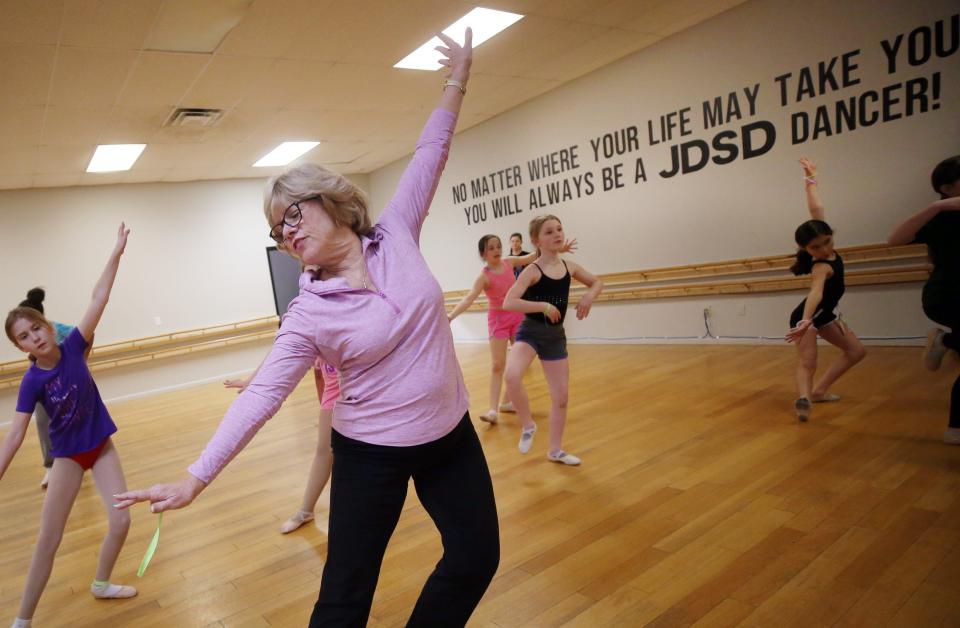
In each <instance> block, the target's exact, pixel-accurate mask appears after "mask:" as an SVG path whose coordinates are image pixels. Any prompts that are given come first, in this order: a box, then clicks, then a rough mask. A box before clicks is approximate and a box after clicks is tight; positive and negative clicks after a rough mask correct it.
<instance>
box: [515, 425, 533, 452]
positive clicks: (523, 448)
mask: <svg viewBox="0 0 960 628" xmlns="http://www.w3.org/2000/svg"><path fill="white" fill-rule="evenodd" d="M536 433H537V426H536V425H534V426H533V428H531V429H529V430H528V429H526V428H524V429H523V431H522V432H521V433H520V443H519V445H518V447H519V448H520V453H522V454H525V453H527V452H528V451H530V448H531V447H533V435H534V434H536Z"/></svg>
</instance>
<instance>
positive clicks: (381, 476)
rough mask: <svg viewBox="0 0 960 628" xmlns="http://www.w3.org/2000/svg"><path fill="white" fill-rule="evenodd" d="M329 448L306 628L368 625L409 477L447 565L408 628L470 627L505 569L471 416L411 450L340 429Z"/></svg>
mask: <svg viewBox="0 0 960 628" xmlns="http://www.w3.org/2000/svg"><path fill="white" fill-rule="evenodd" d="M331 442H332V446H333V475H332V478H331V481H330V528H329V543H328V549H327V563H326V565H325V566H324V568H323V580H322V582H321V584H320V596H319V598H318V599H317V604H316V606H314V609H313V615H312V616H311V618H310V626H311V627H319V626H336V627H338V628H340V627H347V626H349V627H353V626H366V624H367V618H368V617H369V615H370V605H371V604H372V602H373V592H374V589H375V588H376V586H377V578H379V576H380V563H381V562H382V561H383V554H384V551H385V550H386V548H387V542H388V541H389V540H390V536H391V535H392V534H393V530H394V528H396V525H397V520H398V519H399V518H400V510H401V509H402V507H403V502H404V499H405V497H406V495H407V483H408V481H409V479H410V478H411V477H412V478H413V483H414V487H415V488H416V491H417V496H418V497H419V498H420V503H421V504H423V507H424V508H425V509H426V511H427V512H428V513H429V514H430V517H431V518H432V519H433V521H434V523H435V524H436V526H437V528H438V529H439V530H440V537H441V540H442V541H443V557H442V558H441V559H440V562H439V563H437V566H436V569H434V571H433V573H432V574H430V577H429V578H428V579H427V583H426V585H424V587H423V590H422V591H421V592H420V599H418V600H417V604H416V606H415V607H414V609H413V614H412V615H411V616H410V621H409V623H408V624H407V625H408V626H430V627H435V626H443V627H444V628H446V627H454V626H463V625H465V624H466V623H467V619H469V618H470V614H471V613H473V610H474V608H476V606H477V604H478V603H479V602H480V598H481V597H483V594H484V592H485V591H486V590H487V586H488V585H489V584H490V581H491V580H492V579H493V575H494V574H495V573H496V571H497V565H498V564H499V562H500V531H499V525H498V523H497V506H496V503H495V502H494V499H493V484H492V483H491V481H490V472H489V470H488V469H487V461H486V458H484V455H483V449H482V448H481V447H480V440H479V439H478V438H477V433H476V431H475V430H474V429H473V424H472V423H471V422H470V415H469V414H465V415H464V417H463V419H462V420H461V421H460V423H459V424H458V425H457V427H455V428H454V429H453V431H452V432H450V433H449V434H447V435H446V436H444V437H442V438H440V439H438V440H435V441H433V442H430V443H425V444H423V445H416V446H414V447H387V446H383V445H371V444H368V443H362V442H360V441H357V440H353V439H350V438H347V437H346V436H343V435H342V434H339V433H337V432H336V431H335V430H334V432H333V435H332V439H331Z"/></svg>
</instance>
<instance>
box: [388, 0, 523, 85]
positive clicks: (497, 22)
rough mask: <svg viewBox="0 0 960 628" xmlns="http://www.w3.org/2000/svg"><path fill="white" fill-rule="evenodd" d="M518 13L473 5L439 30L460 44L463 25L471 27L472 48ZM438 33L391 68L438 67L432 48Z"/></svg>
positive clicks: (506, 24) (438, 59) (508, 24)
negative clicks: (457, 18)
mask: <svg viewBox="0 0 960 628" xmlns="http://www.w3.org/2000/svg"><path fill="white" fill-rule="evenodd" d="M522 17H523V16H522V15H519V14H517V13H507V12H506V11H494V10H493V9H484V8H481V7H477V8H476V9H474V10H472V11H470V12H469V13H467V14H466V15H464V16H463V17H462V18H460V19H459V20H457V21H456V22H454V23H453V24H451V25H450V26H448V27H446V28H445V29H443V31H442V32H443V34H444V35H446V36H447V37H449V38H450V39H453V40H455V41H456V42H457V43H459V44H461V45H462V44H463V33H464V31H466V30H467V27H468V26H469V27H470V28H472V29H473V47H474V48H476V47H477V46H479V45H480V44H482V43H483V42H485V41H487V40H488V39H490V38H491V37H493V36H494V35H496V34H497V33H499V32H500V31H502V30H504V29H506V28H507V27H509V26H511V25H512V24H514V23H516V22H517V21H518V20H519V19H520V18H522ZM443 45H444V44H443V42H442V41H441V40H440V38H439V37H434V38H433V39H431V40H430V41H428V42H427V43H425V44H423V45H422V46H420V47H419V48H417V49H416V50H414V51H413V52H411V53H410V54H408V55H407V56H406V57H404V58H403V59H401V60H400V61H398V62H397V63H396V65H394V66H393V67H395V68H406V69H409V70H430V71H432V70H439V69H440V68H442V67H443V66H442V65H440V59H442V58H443V55H441V54H440V52H439V51H437V50H434V48H435V47H437V46H443Z"/></svg>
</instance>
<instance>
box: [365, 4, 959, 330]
mask: <svg viewBox="0 0 960 628" xmlns="http://www.w3.org/2000/svg"><path fill="white" fill-rule="evenodd" d="M956 11H957V6H956V4H955V3H954V2H947V1H941V0H935V1H928V2H922V3H907V2H902V1H899V0H883V1H880V2H870V3H866V2H843V3H836V2H828V1H826V0H815V1H813V2H804V3H796V2H788V1H786V0H752V1H750V2H747V3H745V4H743V5H740V6H739V7H737V8H735V9H733V10H731V11H729V12H727V13H724V14H722V15H720V16H717V17H715V18H713V19H711V20H709V21H707V22H704V23H702V24H700V25H698V26H696V27H694V28H692V29H690V30H689V31H686V32H683V33H680V34H679V35H677V36H674V37H671V38H669V39H667V40H664V41H663V42H661V43H658V44H656V45H654V46H652V47H650V48H648V49H646V50H643V51H640V52H639V53H636V54H634V55H631V56H629V57H627V58H624V59H623V60H621V61H619V62H617V63H614V64H612V65H610V66H607V67H605V68H602V69H601V70H598V71H596V72H594V73H592V74H590V75H588V76H585V77H583V78H581V79H579V80H577V81H575V82H573V83H570V84H567V85H565V86H562V87H560V88H558V89H556V90H554V91H552V92H550V93H548V94H545V95H543V96H540V97H538V98H536V99H534V100H532V101H530V102H528V103H526V104H524V105H522V106H521V107H518V108H516V109H514V110H511V111H509V112H507V113H505V114H503V115H500V116H498V117H496V118H494V119H492V120H490V121H488V122H485V123H483V124H481V125H478V126H476V127H473V128H471V129H469V130H467V131H465V132H463V133H462V134H459V135H457V136H456V138H455V140H454V146H453V150H452V152H451V157H450V160H449V162H448V164H447V168H446V172H445V174H444V176H443V179H442V180H441V183H440V186H439V189H438V192H437V196H436V200H435V202H434V204H433V207H432V208H431V213H430V218H429V219H428V221H427V224H426V226H425V229H424V234H423V238H422V243H423V246H424V250H425V254H426V256H427V259H428V261H429V262H430V264H431V267H432V268H433V269H434V272H435V273H436V275H437V277H438V279H439V280H440V283H441V285H442V286H443V287H444V289H445V290H453V289H462V288H467V287H468V286H469V285H470V284H471V283H472V281H473V278H474V277H475V276H476V274H477V272H478V271H479V268H480V263H479V261H478V258H477V257H476V253H475V251H476V248H475V246H476V241H477V240H478V239H479V237H480V236H481V235H483V234H485V233H497V234H499V235H501V237H503V238H506V236H508V235H509V234H510V233H511V232H513V231H521V232H524V233H526V231H527V229H526V225H527V223H528V221H529V219H530V218H531V217H533V216H534V215H536V214H539V213H544V212H550V213H554V214H557V215H558V216H560V218H561V219H562V220H563V223H564V227H565V230H566V232H567V234H568V235H570V236H574V237H577V238H579V240H580V244H581V247H580V250H579V251H578V252H577V253H576V259H577V260H579V261H580V262H581V263H583V264H584V265H585V266H586V267H587V268H588V269H590V270H592V271H594V272H598V273H607V272H615V271H626V270H636V269H641V268H654V267H661V266H670V265H680V264H689V263H694V262H708V261H719V260H727V259H736V258H742V257H749V256H758V255H772V254H783V253H789V252H791V251H793V250H794V248H795V247H794V243H793V231H794V229H795V228H796V226H797V225H798V224H799V223H800V222H802V221H803V220H805V219H807V218H808V216H807V211H806V206H805V201H804V196H803V185H802V180H801V169H800V167H799V166H798V165H797V159H798V158H799V157H800V156H802V155H809V156H811V157H812V158H814V159H815V160H816V161H817V162H818V164H820V166H821V176H820V181H821V190H822V195H823V198H824V201H825V203H826V206H827V219H828V221H829V222H830V223H831V225H832V226H833V227H834V229H835V230H836V236H837V242H838V244H839V245H840V246H844V245H856V244H868V243H877V242H881V241H884V240H885V238H886V236H887V234H888V233H889V232H890V231H891V230H892V228H893V227H894V226H895V225H896V224H897V223H898V221H900V220H902V219H903V218H904V217H905V216H906V215H908V213H909V212H912V211H916V210H917V209H919V208H921V207H922V206H924V205H925V204H926V203H928V202H929V201H930V200H932V199H933V198H935V197H934V195H933V192H932V190H931V189H930V187H929V173H930V170H931V169H932V167H933V165H934V164H935V163H936V162H937V161H939V160H940V159H942V158H944V157H947V156H949V155H952V154H956V153H957V152H958V147H957V143H956V142H957V138H958V137H960V71H958V70H960V54H954V55H953V56H951V57H949V58H946V59H938V58H933V59H932V60H930V61H929V62H927V63H925V64H923V65H920V66H917V67H910V66H908V65H907V64H906V63H905V62H904V61H903V60H902V58H901V61H900V67H899V68H898V70H897V71H896V72H895V73H894V74H892V75H888V74H887V64H886V61H885V56H884V54H883V51H882V49H881V46H880V42H881V41H882V40H883V39H885V38H887V37H892V36H895V35H897V34H899V33H909V32H910V31H912V30H913V29H914V28H916V27H921V26H925V25H926V26H929V27H931V28H932V27H933V25H934V22H935V21H936V20H938V19H947V20H949V18H950V16H951V15H952V14H953V13H956ZM948 26H949V22H948ZM948 31H949V28H948ZM907 37H908V36H907V35H905V40H906V39H907ZM908 45H909V44H908V43H906V42H905V43H904V44H903V45H902V49H905V48H907V47H908ZM858 48H859V49H860V51H861V52H860V54H859V55H857V57H856V63H857V64H858V66H859V67H858V69H857V70H856V71H855V72H854V74H853V75H854V76H855V77H857V78H859V80H860V84H859V85H856V86H851V87H847V88H842V87H841V88H840V89H839V90H838V91H835V92H829V93H826V94H823V95H820V96H817V97H814V98H809V99H805V100H804V101H802V102H800V103H799V104H797V103H792V102H791V103H788V104H787V106H785V107H784V106H781V104H780V102H779V101H780V95H779V90H778V86H777V84H776V83H775V82H774V77H775V76H778V75H781V74H784V73H786V72H791V71H792V72H794V75H795V76H796V74H797V72H798V71H799V69H800V68H802V67H804V66H809V65H813V66H814V69H816V65H817V63H818V62H819V61H821V60H823V61H829V59H831V58H832V57H834V56H839V55H842V54H843V53H846V52H848V51H851V50H854V49H858ZM478 54H482V49H481V51H480V52H478ZM901 56H902V50H901ZM934 72H939V73H940V77H939V80H940V94H939V99H938V100H936V101H935V103H936V105H937V106H938V108H937V109H936V110H931V111H928V112H927V113H922V114H916V115H913V116H910V117H904V118H902V119H899V120H895V121H889V122H886V123H882V124H877V125H874V126H870V127H864V128H859V129H857V130H855V131H852V132H851V131H846V132H844V133H841V134H838V135H834V136H832V137H822V138H819V139H817V140H816V141H810V142H807V143H804V144H801V145H798V146H794V145H792V144H791V138H790V128H791V127H790V116H791V114H793V113H795V112H800V111H806V112H809V113H811V114H812V113H813V112H814V110H815V109H816V107H817V106H819V105H830V106H831V108H832V103H834V102H835V101H836V100H839V99H844V98H847V97H849V96H855V95H859V94H861V93H863V92H865V91H867V90H881V89H882V88H884V87H886V86H888V85H892V84H895V83H898V82H902V81H905V80H907V79H912V78H915V77H919V76H924V77H930V76H931V75H932V74H933V73H934ZM756 83H759V86H760V87H759V90H760V91H759V96H758V99H757V111H756V115H753V116H751V115H749V112H748V110H747V101H746V99H745V98H741V99H740V102H741V105H742V108H743V111H744V116H743V118H742V119H741V120H734V121H731V122H730V123H729V124H726V125H721V126H719V127H716V128H714V129H712V130H709V131H707V130H704V128H703V123H702V118H703V115H702V107H701V103H702V102H703V101H704V100H708V99H712V98H713V97H715V96H719V95H724V96H725V95H726V94H728V93H729V92H732V91H736V92H738V93H740V94H743V91H742V88H744V87H746V86H750V87H752V86H753V85H754V84H756ZM794 84H795V81H794ZM893 93H895V94H900V95H901V98H902V90H901V91H899V92H893ZM467 99H468V101H469V94H468V96H467ZM684 107H691V112H690V117H691V120H692V123H691V125H690V126H691V133H690V134H689V135H688V136H686V137H683V138H681V139H676V138H675V139H674V140H673V141H670V142H666V143H660V144H656V145H650V142H649V140H648V138H647V134H648V131H647V121H648V120H654V121H656V120H658V119H659V116H660V115H662V114H667V113H669V112H671V111H677V110H679V109H681V108H684ZM898 107H899V108H898ZM902 107H903V105H902V103H901V104H900V105H897V106H895V107H894V111H902ZM757 120H767V121H770V122H771V123H773V124H774V126H775V127H776V129H777V132H778V138H777V142H776V144H775V145H774V147H773V148H772V150H770V151H769V152H768V153H766V154H765V155H762V156H759V157H756V158H754V159H751V160H747V161H744V160H743V159H737V160H736V161H734V162H733V163H730V164H728V165H715V164H710V165H708V166H707V167H706V168H704V169H703V170H701V171H699V172H695V173H690V174H686V175H682V176H677V177H673V178H662V177H660V176H658V172H659V171H660V170H662V169H666V168H668V167H669V165H670V161H671V160H670V149H669V145H671V144H675V143H676V142H677V141H686V140H690V139H704V140H706V141H707V142H708V143H709V141H710V140H711V138H712V137H713V135H714V134H715V133H717V132H719V131H720V130H726V129H735V130H736V129H739V128H740V127H741V126H742V125H743V124H748V123H751V122H755V121H757ZM630 125H636V126H637V127H638V128H639V138H640V142H639V144H640V146H639V149H638V150H636V151H634V152H631V153H630V154H627V155H623V156H622V157H618V158H613V159H604V158H601V159H600V160H599V162H595V161H594V159H593V157H592V149H591V145H590V140H591V139H594V138H596V137H598V136H601V135H602V134H603V133H606V132H610V131H614V130H617V129H620V128H623V127H627V126H630ZM571 145H577V146H578V153H579V157H580V165H579V168H578V169H577V170H575V171H573V172H570V173H565V174H561V175H557V176H554V177H550V178H549V179H547V180H548V181H558V180H561V179H563V178H565V177H567V176H569V175H571V174H572V175H578V174H579V175H582V174H584V173H585V172H593V173H594V176H595V177H596V178H595V184H596V185H598V186H599V185H600V169H601V168H602V167H605V166H612V165H614V164H615V163H618V162H622V163H624V169H623V171H624V175H625V180H626V185H625V187H624V188H622V189H617V190H612V191H608V192H602V191H599V190H598V191H597V192H595V193H594V194H593V195H590V196H585V197H583V198H580V199H574V200H572V201H568V202H563V203H559V204H555V205H552V206H550V207H547V208H545V209H530V206H529V195H530V192H531V189H532V188H535V187H537V186H538V185H539V183H531V182H530V180H529V178H528V176H527V174H528V173H527V166H526V162H527V160H529V159H533V158H535V157H537V156H539V155H543V154H545V153H548V152H551V151H554V150H558V149H561V148H564V147H568V146H571ZM637 157H641V158H642V159H643V161H644V165H645V168H646V174H647V178H648V181H647V182H641V183H639V184H636V185H635V184H634V179H633V172H634V165H635V159H636V158H637ZM514 164H517V165H519V166H520V168H521V172H522V177H523V184H522V185H519V186H517V187H516V188H515V189H513V190H509V192H510V193H512V192H516V193H517V194H518V197H519V205H520V207H521V208H522V209H523V210H524V211H522V212H521V213H519V214H517V215H513V216H509V217H503V218H498V219H495V218H493V217H492V215H490V214H489V213H488V220H487V221H486V222H481V223H479V224H471V225H468V224H467V221H466V219H465V215H464V207H465V206H467V205H470V204H473V203H475V202H482V201H486V202H487V209H488V212H490V211H491V199H492V198H494V197H497V196H499V195H498V194H491V195H489V196H484V197H482V198H480V199H473V198H472V197H469V198H468V202H466V203H464V202H459V203H456V202H454V194H453V187H454V186H455V185H457V184H460V183H465V184H466V187H467V189H468V191H469V189H470V187H471V185H470V181H471V180H472V179H474V178H476V177H481V176H483V175H486V174H489V173H492V172H495V171H497V170H500V169H502V168H505V167H509V166H512V165H514ZM404 165H405V164H404V163H396V164H393V165H391V166H389V167H387V168H384V169H382V170H380V171H378V172H375V173H373V175H372V176H371V179H370V190H371V193H372V197H373V201H374V202H373V205H374V206H376V207H380V206H382V205H383V203H384V202H385V201H386V199H387V198H388V197H389V195H390V194H391V193H392V191H393V188H394V186H395V185H396V181H397V179H398V177H399V175H400V173H401V171H402V168H403V166H404ZM468 194H469V192H468ZM801 298H802V294H801V293H788V294H783V295H764V296H750V297H742V296H737V297H717V298H714V299H691V300H687V299H678V300H669V301H656V302H644V303H642V304H631V305H617V306H612V305H603V306H598V308H597V310H596V312H595V313H594V314H593V315H592V316H591V318H590V319H588V320H587V321H586V322H584V323H579V324H576V323H574V324H571V326H570V329H569V330H568V331H569V332H570V335H571V336H579V337H610V338H612V337H622V336H630V337H650V336H664V335H677V336H686V335H693V334H700V333H702V332H703V324H702V310H703V307H705V306H708V305H711V306H713V309H714V312H715V327H716V329H715V331H717V332H718V333H721V334H724V335H751V336H758V335H771V336H780V335H782V334H783V332H784V330H785V327H786V319H787V316H788V313H789V311H790V310H791V309H792V308H793V306H794V305H795V304H796V303H797V302H799V301H800V299H801ZM744 305H746V311H745V312H744V313H743V314H742V315H741V314H740V313H741V312H742V311H743V306H744ZM842 309H843V311H844V312H845V314H846V315H847V317H848V318H849V319H850V320H851V322H852V324H853V325H854V327H855V328H856V329H858V331H860V333H861V334H864V335H872V336H903V335H916V334H920V333H921V332H922V331H923V329H924V328H925V327H926V325H927V322H926V320H925V318H924V317H923V315H922V313H921V312H920V308H919V286H918V285H911V286H900V287H889V288H870V289H859V288H850V289H849V292H848V296H847V297H845V300H844V303H843V304H842ZM612 312H616V314H611V313H612ZM731 313H732V314H731ZM454 330H455V334H456V335H457V337H458V338H459V339H464V340H465V339H472V338H484V337H485V336H486V331H485V326H484V318H483V315H482V314H474V315H466V317H465V318H464V319H463V320H462V322H460V321H458V324H456V325H455V327H454Z"/></svg>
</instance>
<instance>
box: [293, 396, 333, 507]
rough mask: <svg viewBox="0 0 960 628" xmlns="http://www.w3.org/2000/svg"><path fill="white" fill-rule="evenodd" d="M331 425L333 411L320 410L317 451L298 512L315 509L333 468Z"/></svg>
mask: <svg viewBox="0 0 960 628" xmlns="http://www.w3.org/2000/svg"><path fill="white" fill-rule="evenodd" d="M332 423H333V409H332V408H331V409H329V410H320V426H319V429H318V430H317V451H316V453H315V454H313V464H311V465H310V477H309V478H307V488H306V490H305V491H304V492H303V501H302V502H301V503H300V510H303V511H304V512H313V511H314V510H315V509H316V507H317V500H318V499H320V493H322V492H323V488H324V487H325V486H326V485H327V480H329V479H330V469H331V467H332V466H333V450H332V449H330V426H331V424H332Z"/></svg>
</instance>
